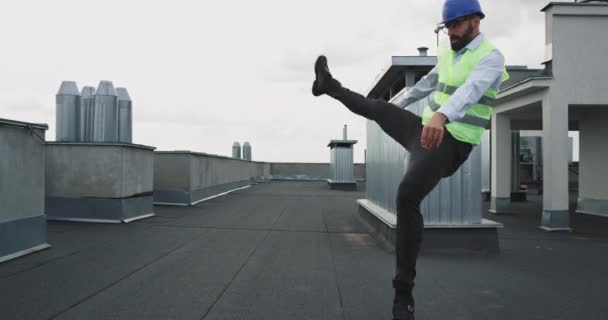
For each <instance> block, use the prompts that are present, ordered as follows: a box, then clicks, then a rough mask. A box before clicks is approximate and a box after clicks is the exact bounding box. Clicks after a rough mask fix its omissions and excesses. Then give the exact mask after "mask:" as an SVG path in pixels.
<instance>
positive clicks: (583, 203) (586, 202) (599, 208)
mask: <svg viewBox="0 0 608 320" xmlns="http://www.w3.org/2000/svg"><path fill="white" fill-rule="evenodd" d="M576 212H578V213H585V214H591V215H594V216H600V217H608V200H597V199H587V198H578V203H577V204H576Z"/></svg>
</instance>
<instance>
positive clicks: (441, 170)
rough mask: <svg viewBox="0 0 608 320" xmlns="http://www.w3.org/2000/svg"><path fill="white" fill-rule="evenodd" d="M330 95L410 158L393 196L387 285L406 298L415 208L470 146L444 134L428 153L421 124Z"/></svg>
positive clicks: (358, 98) (390, 107) (359, 99)
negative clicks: (391, 272)
mask: <svg viewBox="0 0 608 320" xmlns="http://www.w3.org/2000/svg"><path fill="white" fill-rule="evenodd" d="M332 96H333V97H334V98H335V99H337V100H339V101H340V102H342V104H344V105H345V106H346V107H347V108H348V109H350V110H351V111H352V112H354V113H356V114H358V115H361V116H363V117H365V118H367V119H369V120H373V121H375V122H376V123H378V125H379V126H380V127H381V128H382V130H384V132H386V133H387V134H388V135H389V136H390V137H392V138H393V139H395V141H397V142H398V143H399V144H401V145H402V146H403V147H404V148H405V149H407V151H408V152H409V153H410V160H409V163H408V167H407V170H406V173H405V175H404V176H403V179H402V180H401V183H400V184H399V190H398V191H397V241H396V244H395V249H396V256H397V257H396V260H397V261H396V262H397V265H396V272H395V277H394V279H393V286H394V287H395V288H396V289H397V290H401V291H405V292H409V293H411V290H412V288H413V287H414V278H415V277H416V260H417V258H418V252H419V250H420V245H421V242H422V232H423V230H424V222H423V219H422V214H421V213H420V203H421V202H422V200H423V199H424V198H425V197H426V196H427V195H428V194H429V193H430V192H431V191H432V190H433V188H434V187H435V186H436V185H437V184H438V183H439V181H440V180H441V179H442V178H444V177H449V176H451V175H452V174H453V173H454V172H456V170H458V168H459V167H460V166H461V165H462V164H463V163H464V162H465V160H466V159H467V158H468V156H469V154H470V153H471V150H472V149H473V145H471V144H469V143H466V142H462V141H459V140H456V139H454V138H453V137H452V135H451V134H450V133H449V132H448V131H447V130H446V131H445V136H444V139H443V142H442V144H441V146H439V147H438V148H433V149H432V150H427V149H424V148H423V147H422V146H421V144H420V134H421V132H422V119H421V118H420V117H419V116H417V115H415V114H414V113H412V112H410V111H408V110H405V109H402V108H399V107H398V106H396V105H394V104H391V103H388V102H386V101H383V100H377V99H368V98H366V97H364V96H362V95H360V94H358V93H356V92H352V91H350V90H348V89H344V88H342V89H341V90H340V91H339V92H337V93H335V94H332Z"/></svg>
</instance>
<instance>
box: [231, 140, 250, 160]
mask: <svg viewBox="0 0 608 320" xmlns="http://www.w3.org/2000/svg"><path fill="white" fill-rule="evenodd" d="M232 157H233V158H235V159H243V160H249V161H251V145H250V144H249V142H245V143H244V144H243V157H241V144H240V143H238V142H235V143H233V144H232Z"/></svg>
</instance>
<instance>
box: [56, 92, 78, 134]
mask: <svg viewBox="0 0 608 320" xmlns="http://www.w3.org/2000/svg"><path fill="white" fill-rule="evenodd" d="M55 101H56V110H55V117H56V118H55V120H56V126H57V130H56V132H55V140H57V141H64V142H74V141H79V139H80V128H79V125H78V124H79V122H80V92H79V91H78V86H77V85H76V82H74V81H63V82H61V86H60V87H59V92H57V95H56V98H55Z"/></svg>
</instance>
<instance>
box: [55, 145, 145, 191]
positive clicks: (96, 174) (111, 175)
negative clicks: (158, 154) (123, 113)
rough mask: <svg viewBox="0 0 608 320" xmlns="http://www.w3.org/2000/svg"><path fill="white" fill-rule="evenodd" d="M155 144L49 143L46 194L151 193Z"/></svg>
mask: <svg viewBox="0 0 608 320" xmlns="http://www.w3.org/2000/svg"><path fill="white" fill-rule="evenodd" d="M153 150H154V148H153V147H147V146H140V145H132V144H86V143H49V144H47V147H46V153H47V157H46V195H47V196H50V197H63V198H126V197H131V196H134V195H138V194H142V193H150V192H152V187H153V183H152V181H153V176H154V174H153V170H154V154H153Z"/></svg>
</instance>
